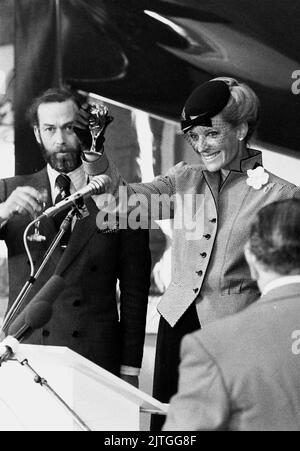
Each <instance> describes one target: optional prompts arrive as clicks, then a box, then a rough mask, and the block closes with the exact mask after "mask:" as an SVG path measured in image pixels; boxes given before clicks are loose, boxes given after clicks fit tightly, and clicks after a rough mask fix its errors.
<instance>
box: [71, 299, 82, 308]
mask: <svg viewBox="0 0 300 451" xmlns="http://www.w3.org/2000/svg"><path fill="white" fill-rule="evenodd" d="M80 305H81V302H80V300H79V299H76V300H75V301H74V302H73V306H74V307H79V306H80Z"/></svg>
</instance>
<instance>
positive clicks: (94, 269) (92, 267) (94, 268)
mask: <svg viewBox="0 0 300 451" xmlns="http://www.w3.org/2000/svg"><path fill="white" fill-rule="evenodd" d="M97 269H98V266H97V265H93V266H91V267H90V271H91V272H95V271H97Z"/></svg>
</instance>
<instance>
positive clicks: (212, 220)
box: [209, 218, 217, 224]
mask: <svg viewBox="0 0 300 451" xmlns="http://www.w3.org/2000/svg"><path fill="white" fill-rule="evenodd" d="M209 222H212V223H213V224H215V223H216V222H217V218H212V219H210V220H209Z"/></svg>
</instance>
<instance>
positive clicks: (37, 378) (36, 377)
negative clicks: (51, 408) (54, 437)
mask: <svg viewBox="0 0 300 451" xmlns="http://www.w3.org/2000/svg"><path fill="white" fill-rule="evenodd" d="M13 356H14V353H13V351H12V350H11V351H8V354H7V355H5V356H3V357H2V358H1V364H2V363H3V362H7V361H15V362H18V363H20V365H22V366H24V367H25V368H27V369H28V370H29V371H30V372H31V373H32V374H33V375H34V382H35V383H36V384H39V385H40V386H41V387H44V388H45V389H46V390H47V392H48V393H50V395H51V396H53V397H54V398H55V400H56V401H58V403H59V404H60V405H61V406H62V407H63V408H64V409H65V410H66V411H67V413H68V414H70V415H71V416H72V417H73V419H74V420H75V422H76V423H77V424H78V425H79V427H80V428H81V429H82V430H83V431H85V432H91V429H90V428H89V427H88V425H87V424H86V423H85V422H84V421H83V420H82V419H81V418H80V417H79V415H77V413H76V412H75V411H74V410H73V409H71V407H70V406H69V405H68V404H67V403H66V402H65V401H64V400H63V399H62V397H61V396H59V394H58V393H57V392H56V391H55V390H54V389H53V388H52V387H51V385H49V384H48V382H47V380H46V379H45V378H43V377H42V376H40V375H39V374H38V373H37V372H36V371H35V369H34V368H33V367H32V366H31V365H30V364H29V362H28V359H24V360H22V361H21V360H19V359H17V358H13Z"/></svg>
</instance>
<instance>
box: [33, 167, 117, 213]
mask: <svg viewBox="0 0 300 451" xmlns="http://www.w3.org/2000/svg"><path fill="white" fill-rule="evenodd" d="M110 185H111V178H110V177H109V176H108V175H105V174H103V175H97V176H96V177H94V178H93V179H92V180H91V181H90V182H89V183H88V184H87V185H86V186H85V187H84V188H82V189H80V190H79V191H76V193H74V194H71V196H68V197H66V198H65V199H63V200H62V201H60V202H58V203H57V204H56V205H54V206H53V207H49V208H47V210H45V211H44V212H43V213H42V214H41V216H40V217H39V218H38V219H42V218H43V217H47V218H49V217H50V216H53V215H56V214H57V213H59V212H60V211H63V210H65V209H66V208H68V207H69V206H70V205H72V204H74V203H75V202H77V201H78V200H81V199H85V198H88V197H91V196H94V195H96V194H102V193H105V192H106V191H107V190H108V189H109V188H110Z"/></svg>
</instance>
